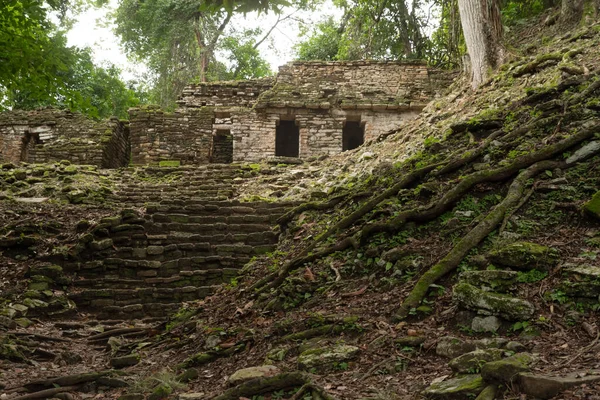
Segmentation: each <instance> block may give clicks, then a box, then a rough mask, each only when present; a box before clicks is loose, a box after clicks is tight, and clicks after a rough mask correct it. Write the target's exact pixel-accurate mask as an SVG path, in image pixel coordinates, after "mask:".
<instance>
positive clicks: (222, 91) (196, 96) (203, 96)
mask: <svg viewBox="0 0 600 400" xmlns="http://www.w3.org/2000/svg"><path fill="white" fill-rule="evenodd" d="M274 83H275V78H273V77H268V78H262V79H250V80H246V81H227V82H216V83H212V82H211V83H209V84H206V83H199V84H192V85H189V86H186V87H185V89H183V93H182V94H181V97H180V99H179V100H178V101H177V104H179V105H180V106H182V107H204V106H213V107H222V106H238V107H252V106H253V105H254V104H255V103H256V100H257V99H258V96H259V95H261V94H262V93H264V92H266V91H267V90H270V89H271V88H272V87H273V84H274Z"/></svg>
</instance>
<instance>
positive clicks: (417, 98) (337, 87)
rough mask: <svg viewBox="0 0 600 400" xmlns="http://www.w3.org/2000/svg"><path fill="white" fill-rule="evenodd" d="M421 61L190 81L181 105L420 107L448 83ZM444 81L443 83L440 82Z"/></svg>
mask: <svg viewBox="0 0 600 400" xmlns="http://www.w3.org/2000/svg"><path fill="white" fill-rule="evenodd" d="M444 80H446V79H444V78H440V74H439V71H435V70H432V69H431V68H428V67H427V66H426V64H425V63H423V62H421V61H329V62H323V61H307V62H300V61H296V62H291V63H288V64H286V65H284V66H282V67H280V68H279V72H278V74H277V76H276V77H268V78H262V79H252V80H246V81H228V82H209V83H199V84H192V85H189V86H187V87H186V88H185V89H184V91H183V93H182V96H181V97H180V99H179V100H178V102H177V103H178V104H179V105H180V106H181V107H190V108H193V107H203V106H214V107H240V106H241V107H256V108H269V107H274V108H284V107H293V108H312V109H331V108H341V109H377V110H405V109H410V108H413V109H414V108H418V109H421V108H423V107H424V105H425V104H426V103H427V102H428V101H429V100H430V99H431V98H432V96H434V95H435V93H436V91H438V90H439V89H443V87H446V86H447V80H446V82H444ZM440 86H443V87H440Z"/></svg>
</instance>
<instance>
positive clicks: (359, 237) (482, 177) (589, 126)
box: [250, 120, 600, 296]
mask: <svg viewBox="0 0 600 400" xmlns="http://www.w3.org/2000/svg"><path fill="white" fill-rule="evenodd" d="M540 121H541V120H538V121H536V122H535V123H534V124H537V123H540ZM599 128H600V123H598V122H592V121H587V122H585V123H583V124H582V126H581V130H580V131H579V132H577V133H575V134H573V135H571V136H569V137H567V138H565V139H563V140H561V141H559V142H557V143H555V144H552V145H549V146H546V147H544V148H542V149H541V150H538V151H536V152H533V153H530V154H527V155H524V156H522V157H519V158H517V159H515V160H514V161H513V162H512V163H511V164H509V165H505V166H501V167H498V168H495V169H492V170H487V171H486V170H483V171H477V172H474V173H472V174H470V175H468V176H466V177H465V178H464V179H462V180H461V181H460V182H459V183H458V184H457V185H456V186H455V187H454V188H452V189H451V190H450V191H448V192H447V193H446V194H445V195H444V196H442V198H441V199H437V200H433V201H431V202H430V203H429V204H427V205H425V206H421V207H417V208H414V209H411V210H406V211H404V212H401V213H400V214H399V215H397V216H396V217H394V218H393V219H392V220H391V221H390V222H387V223H375V224H369V225H366V226H364V227H363V228H362V230H361V231H360V232H359V233H358V234H356V235H354V237H347V238H345V239H343V240H341V241H340V242H338V243H336V244H335V245H333V246H329V247H326V248H324V249H321V250H319V251H317V252H314V253H311V250H313V249H314V247H315V246H316V244H318V243H319V242H320V241H323V240H325V239H327V238H328V237H329V236H330V235H333V234H334V233H336V232H337V231H338V230H340V229H345V228H348V227H349V226H351V225H352V224H353V223H354V222H356V221H358V219H360V218H361V217H362V216H364V215H365V214H367V213H368V212H369V211H370V210H372V209H373V208H374V207H375V206H376V205H377V204H379V203H380V202H381V201H383V200H385V199H386V198H387V197H389V196H390V193H392V192H394V193H397V191H399V190H400V189H401V188H402V187H404V186H402V185H408V184H412V183H414V181H415V180H416V179H419V178H421V177H422V176H425V175H426V174H427V173H428V172H429V171H432V170H433V169H434V167H435V168H437V167H439V166H441V165H445V167H444V168H443V169H445V168H446V167H448V166H450V165H453V168H452V170H454V169H456V168H460V166H462V165H465V164H467V163H468V162H470V161H472V160H473V158H472V157H473V155H472V154H467V155H466V156H463V157H461V158H460V159H459V160H460V161H461V162H460V163H459V162H452V161H451V162H448V163H440V164H435V165H432V166H428V167H424V168H422V169H420V170H417V171H415V172H413V173H412V174H409V175H408V176H406V177H404V178H403V179H402V180H401V181H400V182H398V183H397V184H396V185H394V186H393V187H392V188H390V189H388V190H386V191H385V192H384V193H382V194H381V195H379V196H376V197H375V198H373V199H372V200H370V201H369V202H367V204H365V205H364V206H363V207H361V208H360V209H359V210H357V211H355V212H354V213H352V214H351V215H350V216H348V217H346V218H344V219H343V220H342V221H340V222H339V223H338V224H336V226H334V227H333V228H331V229H329V230H328V231H327V232H325V233H323V234H322V235H320V236H319V237H318V238H317V239H316V240H315V242H314V243H313V245H311V246H309V248H307V249H305V250H304V251H303V252H302V253H301V254H300V255H299V256H297V257H295V258H294V259H292V260H290V261H288V262H287V263H286V264H284V266H283V267H282V268H281V270H280V271H279V272H278V273H273V274H270V275H268V276H266V277H265V278H263V279H261V280H259V281H258V282H256V283H255V284H254V285H252V286H251V287H250V290H251V291H254V292H255V293H254V295H255V296H257V295H259V294H260V293H262V292H264V291H267V290H270V289H272V288H276V287H278V286H280V285H281V284H282V283H283V281H284V280H285V278H286V277H287V276H288V275H289V274H290V272H291V271H293V270H295V269H296V268H298V267H300V266H302V265H303V264H305V263H309V262H313V261H315V260H317V259H320V258H323V257H326V256H328V255H330V254H332V253H335V252H337V251H343V250H346V249H347V248H349V247H351V246H352V247H354V248H358V247H360V246H362V245H364V244H366V242H367V241H368V240H369V239H370V237H371V236H373V235H374V234H376V233H380V232H396V231H398V230H400V229H401V228H402V226H404V224H405V223H406V222H409V221H415V222H427V221H431V220H433V219H435V218H437V217H438V216H440V215H441V214H443V213H444V212H445V211H447V210H448V209H449V208H450V207H451V206H453V205H454V204H455V203H456V202H457V201H458V200H460V199H461V198H462V197H463V196H464V195H465V193H467V192H468V191H469V190H470V189H472V188H473V187H474V186H475V185H477V184H480V183H483V182H494V181H502V180H505V179H507V178H509V177H511V176H512V175H514V174H516V173H517V172H519V170H521V169H523V168H527V167H529V166H531V165H533V164H535V163H537V162H540V161H543V160H548V159H551V158H552V157H555V156H556V155H559V154H561V153H563V152H564V151H566V150H567V149H569V148H571V147H573V146H575V145H576V144H579V143H581V142H582V141H584V140H587V139H590V138H592V137H593V136H594V134H595V133H597V131H598V129H599ZM500 134H501V131H500V130H499V131H496V132H494V133H493V134H492V135H491V136H490V137H488V138H487V139H486V141H484V143H482V145H481V146H480V147H479V148H478V149H477V150H476V151H475V153H478V152H481V153H482V152H483V151H484V149H485V147H487V146H488V145H489V144H490V143H491V141H492V140H493V138H495V137H497V135H500ZM481 153H480V154H481ZM480 154H479V155H480ZM443 169H442V170H443ZM445 172H449V171H445ZM440 174H441V172H438V173H436V174H435V175H436V176H439V175H440ZM409 182H410V183H409ZM384 194H385V195H386V197H383V196H384ZM484 222H485V220H484Z"/></svg>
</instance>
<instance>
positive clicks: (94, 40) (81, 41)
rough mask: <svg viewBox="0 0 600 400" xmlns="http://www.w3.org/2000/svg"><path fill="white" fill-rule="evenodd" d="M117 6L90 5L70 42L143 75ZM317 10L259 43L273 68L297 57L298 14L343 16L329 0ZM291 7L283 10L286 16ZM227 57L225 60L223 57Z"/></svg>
mask: <svg viewBox="0 0 600 400" xmlns="http://www.w3.org/2000/svg"><path fill="white" fill-rule="evenodd" d="M115 7H117V0H111V1H110V3H109V4H108V5H107V6H105V7H103V8H90V9H88V10H87V11H86V12H83V13H81V14H79V15H78V16H77V22H76V23H75V24H74V25H73V28H72V29H71V30H70V31H69V32H68V34H67V39H68V45H69V46H77V47H90V48H91V49H92V52H93V56H94V62H96V63H97V64H100V65H101V64H102V63H103V62H107V61H108V62H111V63H113V64H115V65H116V66H118V67H119V68H121V70H122V72H121V75H122V78H123V79H124V80H132V79H140V78H141V76H142V75H143V74H144V73H145V72H147V69H146V67H145V66H144V65H143V64H136V63H133V62H131V61H130V60H129V59H128V58H127V56H126V55H125V52H124V50H123V48H122V47H121V46H120V43H119V39H118V38H117V36H116V35H115V34H114V32H113V29H114V24H112V23H111V22H110V21H109V20H108V18H107V15H108V14H109V12H111V11H112V10H113V9H114V8H115ZM321 10H323V11H317V12H303V13H296V14H294V18H291V19H289V20H286V21H282V22H280V23H279V25H278V26H277V27H276V28H275V29H274V30H273V32H272V33H271V36H270V40H268V41H265V42H264V43H263V44H261V46H260V47H259V51H260V53H261V55H262V57H263V58H264V59H265V60H267V62H268V63H269V64H270V65H271V70H273V71H274V72H276V71H277V68H278V67H279V66H281V65H283V64H285V63H287V62H289V61H291V60H293V59H294V56H295V53H294V50H293V46H294V44H295V43H297V42H299V41H300V40H301V39H300V38H299V37H298V34H299V28H298V23H297V21H296V20H295V19H296V18H299V19H303V20H304V21H306V22H307V23H317V22H319V21H320V20H321V19H322V18H324V17H325V16H327V15H334V16H337V17H339V16H341V14H342V12H341V10H340V9H337V8H335V7H334V6H333V4H332V3H331V0H326V1H325V3H324V4H323V5H322V6H321ZM289 13H290V11H287V12H286V11H285V10H284V12H283V14H282V15H283V16H286V15H288V14H289ZM276 21H277V16H276V15H274V14H273V13H269V14H257V13H249V14H247V15H245V16H244V15H236V16H234V18H232V20H231V21H230V25H231V26H236V27H240V28H256V27H257V26H259V27H260V28H262V30H263V32H264V33H266V31H268V30H269V29H270V28H271V27H272V26H273V24H274V23H275V22H276ZM217 56H218V55H217ZM222 61H224V60H222Z"/></svg>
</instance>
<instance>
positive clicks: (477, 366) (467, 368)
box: [448, 349, 504, 374]
mask: <svg viewBox="0 0 600 400" xmlns="http://www.w3.org/2000/svg"><path fill="white" fill-rule="evenodd" d="M503 353H504V351H503V350H501V349H486V350H475V351H472V352H470V353H466V354H463V355H461V356H458V357H456V358H454V359H452V360H451V361H450V362H449V363H448V366H449V367H450V368H451V369H452V371H454V372H456V373H458V374H473V373H478V372H479V371H480V370H481V367H482V366H483V364H485V363H487V362H490V361H498V360H500V359H502V354H503Z"/></svg>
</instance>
